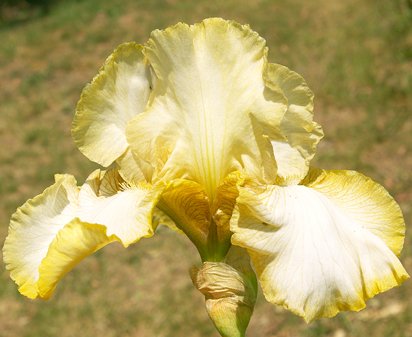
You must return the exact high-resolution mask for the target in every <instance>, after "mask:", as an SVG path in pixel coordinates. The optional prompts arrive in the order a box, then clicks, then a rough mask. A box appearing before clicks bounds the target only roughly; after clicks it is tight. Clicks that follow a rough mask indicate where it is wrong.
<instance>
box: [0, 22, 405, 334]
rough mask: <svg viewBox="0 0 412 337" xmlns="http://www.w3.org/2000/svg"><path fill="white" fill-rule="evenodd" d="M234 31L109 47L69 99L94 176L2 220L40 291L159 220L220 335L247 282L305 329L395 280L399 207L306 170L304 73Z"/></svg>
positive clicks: (235, 324)
mask: <svg viewBox="0 0 412 337" xmlns="http://www.w3.org/2000/svg"><path fill="white" fill-rule="evenodd" d="M267 54H268V49H267V47H266V44H265V40H264V39H263V38H261V37H260V36H259V35H258V34H257V33H256V32H254V31H252V30H251V29H250V28H249V26H247V25H240V24H237V23H235V22H233V21H225V20H223V19H218V18H212V19H206V20H204V21H202V22H201V23H198V24H195V25H187V24H183V23H179V24H177V25H175V26H172V27H169V28H167V29H165V30H155V31H154V32H152V34H151V37H150V39H149V41H148V42H147V43H146V44H144V45H139V44H136V43H134V42H131V43H124V44H122V45H120V46H119V47H118V48H117V49H116V50H115V51H114V52H113V53H112V54H111V55H110V56H109V58H108V59H107V60H106V62H105V64H104V65H103V67H102V68H101V69H100V71H99V73H98V74H97V76H96V77H95V78H94V79H93V80H92V82H91V83H90V84H88V85H87V86H86V87H85V89H84V90H83V93H82V95H81V98H80V101H79V103H78V105H77V110H76V114H75V117H74V121H73V127H72V135H73V138H74V141H75V143H76V145H77V146H78V148H79V149H80V151H81V152H82V153H83V154H84V155H85V156H86V157H87V158H89V159H90V160H92V161H94V162H96V163H98V164H100V165H101V166H102V167H104V168H105V169H98V170H96V171H94V172H93V173H91V175H90V176H89V177H88V178H87V179H86V182H85V183H84V184H83V185H81V186H78V184H77V182H76V180H75V178H74V177H73V176H71V175H68V174H59V175H56V176H55V183H54V184H53V185H52V186H50V187H48V188H47V189H46V190H45V191H44V192H43V193H42V194H40V195H38V196H36V197H34V198H33V199H31V200H29V201H27V202H26V203H25V204H24V205H23V206H21V207H20V208H18V209H17V211H16V213H14V215H13V216H12V218H11V222H10V228H9V234H8V237H7V239H6V241H5V245H4V248H3V253H4V261H5V264H6V266H7V269H8V270H9V271H10V275H11V278H12V279H13V280H14V281H15V282H16V283H17V285H18V288H19V291H20V292H21V293H22V294H23V295H25V296H27V297H29V298H32V299H34V298H43V299H47V298H49V297H50V296H51V295H52V294H53V292H54V290H55V288H56V285H57V283H58V282H59V281H60V280H61V279H62V277H63V276H64V275H65V274H66V273H67V272H68V271H70V270H71V269H72V268H73V267H74V266H75V265H76V264H77V263H78V262H80V261H81V260H82V259H83V258H85V257H86V256H88V255H90V254H91V253H93V252H95V251H96V250H98V249H100V248H102V247H104V246H106V245H107V244H109V243H112V242H120V243H121V244H123V246H124V247H127V246H129V245H131V244H134V243H136V242H137V241H139V240H140V239H141V238H147V237H151V236H152V235H154V233H155V231H156V227H157V226H158V225H167V226H170V227H171V228H173V229H175V230H177V231H179V232H180V233H182V234H184V235H186V236H187V237H188V238H189V239H190V240H191V242H192V243H193V244H194V245H195V246H196V248H197V250H198V251H199V254H200V257H201V260H202V264H201V265H199V266H197V267H194V268H193V269H192V271H191V276H192V279H193V283H194V284H195V286H196V287H197V288H198V289H199V290H200V291H201V292H202V293H203V294H204V295H205V299H206V306H207V310H208V312H209V315H210V317H211V318H212V320H213V322H214V323H215V325H216V327H217V328H218V330H219V332H220V333H221V334H222V336H230V337H232V336H244V331H245V329H246V326H247V324H248V321H249V319H250V315H251V313H252V311H253V306H254V303H255V299H256V291H257V282H256V279H257V280H258V281H259V283H260V285H261V288H262V290H263V294H264V296H265V298H266V299H267V300H268V301H269V302H271V303H274V304H277V305H282V306H283V307H285V308H286V309H289V310H290V311H292V312H293V313H295V314H297V315H299V316H302V317H303V318H304V319H305V320H306V321H308V322H310V321H312V320H313V319H316V318H320V317H332V316H334V315H336V314H337V313H338V312H339V311H342V310H355V311H358V310H360V309H362V308H364V307H365V302H366V300H368V299H369V298H371V297H373V296H375V295H376V294H378V293H380V292H383V291H386V290H388V289H390V288H392V287H394V286H397V285H399V284H400V283H402V282H403V281H404V280H406V279H407V278H408V274H407V272H406V271H405V269H404V268H403V266H402V265H401V263H400V261H399V259H398V256H399V254H400V253H401V249H402V246H403V242H404V235H405V224H404V220H403V217H402V213H401V210H400V208H399V206H398V205H397V203H396V202H395V201H394V200H393V199H392V197H391V196H390V195H389V194H388V193H387V191H386V190H385V189H384V188H383V187H382V186H380V185H379V184H377V183H375V182H374V181H372V180H371V179H369V178H367V177H365V176H364V175H362V174H361V173H358V172H355V171H345V170H321V169H317V168H313V167H311V165H310V163H311V160H312V158H313V156H314V154H315V151H316V146H317V144H318V142H319V141H320V139H321V138H322V137H323V132H322V129H321V127H320V126H319V125H318V124H317V123H316V122H314V121H313V94H312V92H311V90H310V89H309V88H308V86H307V84H306V82H305V81H304V79H303V78H302V77H301V76H300V75H298V74H297V73H295V72H293V71H292V70H289V69H288V68H286V67H285V66H282V65H279V64H274V63H269V62H268V59H267Z"/></svg>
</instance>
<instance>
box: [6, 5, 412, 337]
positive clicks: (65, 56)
mask: <svg viewBox="0 0 412 337" xmlns="http://www.w3.org/2000/svg"><path fill="white" fill-rule="evenodd" d="M210 16H221V17H224V18H227V19H234V20H237V21H239V22H241V23H249V24H250V25H251V27H252V28H253V29H254V30H256V31H257V32H259V34H260V35H261V36H263V37H264V38H265V39H266V40H267V42H268V45H269V48H270V54H269V58H270V60H271V61H273V62H277V63H281V64H284V65H286V66H288V67H290V68H291V69H293V70H295V71H297V72H299V73H300V74H302V75H303V76H304V77H305V78H306V80H307V82H308V83H309V85H310V87H311V88H312V90H313V91H314V92H315V96H316V100H315V111H316V112H315V118H316V120H317V121H318V122H320V123H321V124H322V126H323V127H324V130H325V134H326V137H325V139H324V140H323V141H322V142H321V145H320V146H319V150H318V154H317V157H316V160H315V164H316V165H318V166H321V167H325V168H351V169H356V170H359V171H362V172H363V173H365V174H367V175H369V176H371V177H373V178H374V179H375V180H377V181H379V182H380V183H382V184H384V185H385V186H386V187H387V188H388V189H389V191H390V192H391V193H392V195H394V197H395V199H397V201H398V202H399V203H400V205H401V207H402V209H403V211H404V214H405V219H406V222H407V226H409V228H410V226H411V225H412V208H411V207H412V206H411V205H412V118H411V113H412V111H411V109H412V95H411V93H412V11H411V9H410V7H408V2H407V1H406V0H405V1H404V0H394V1H379V2H376V1H372V0H364V1H362V2H359V1H355V0H348V1H345V2H343V1H342V2H340V1H327V0H315V1H312V2H305V1H298V0H289V1H280V0H279V1H273V0H271V1H269V0H266V1H265V0H260V1H259V0H254V1H249V2H248V4H246V3H242V4H241V5H240V4H239V2H238V1H234V0H228V1H224V2H222V1H214V0H208V1H204V0H202V1H196V2H194V1H188V0H183V1H177V0H168V1H166V0H165V1H163V0H162V1H161V0H139V1H133V0H112V1H107V0H100V1H99V0H88V1H80V0H78V1H75V0H71V1H70V0H61V1H59V2H57V3H56V4H55V5H54V6H52V7H51V8H50V12H49V13H48V15H42V13H40V12H38V11H36V10H33V11H32V12H24V11H23V12H19V13H18V18H19V19H18V20H13V19H12V18H8V19H7V20H3V22H1V23H0V41H1V43H0V102H1V104H0V140H1V144H2V147H1V149H0V163H1V166H0V198H1V202H0V235H1V238H2V240H3V238H4V237H5V235H6V233H7V226H8V221H9V218H10V215H11V214H12V213H13V212H14V210H15V209H16V207H18V206H19V205H21V204H22V203H23V202H24V201H25V200H26V199H28V198H30V197H32V196H34V195H36V194H38V193H40V192H41V191H42V190H43V189H44V188H45V187H46V186H48V185H50V184H51V183H52V181H53V174H54V173H57V172H67V173H72V174H74V175H75V176H76V177H77V178H78V180H79V182H82V181H83V180H84V178H85V177H86V175H87V174H88V173H89V172H90V171H91V170H92V169H93V168H94V167H95V165H94V164H92V163H90V162H88V160H87V159H86V158H84V157H82V155H81V154H80V152H79V151H78V150H77V149H76V148H75V146H74V144H73V142H72V140H71V137H70V124H71V120H72V116H73V111H74V108H75V105H76V102H77V99H78V98H79V94H80V91H81V89H82V88H83V87H84V85H85V84H86V83H87V82H88V81H90V80H91V78H92V77H93V76H94V75H95V74H96V72H97V70H98V68H99V67H100V65H101V64H102V63H103V61H104V59H105V58H106V57H107V56H108V55H109V54H110V52H111V51H112V50H113V49H114V48H115V47H116V46H117V45H118V44H120V43H122V42H124V41H130V40H134V41H138V42H142V43H143V42H145V41H146V40H147V38H148V36H149V34H150V32H151V31H152V30H153V29H156V28H164V27H167V26H169V25H171V24H174V23H176V22H178V21H184V22H188V23H194V22H197V21H200V20H202V19H203V18H205V17H210ZM411 247H412V235H411V234H410V231H409V232H408V235H407V238H406V241H405V249H404V253H403V255H402V260H403V261H404V263H405V265H406V267H407V269H408V270H409V271H412V250H411ZM197 262H198V261H197V260H196V254H195V252H194V251H193V248H192V247H191V246H190V244H189V243H188V242H187V241H186V240H185V239H184V238H183V237H180V236H178V235H176V234H175V233H172V232H169V231H167V230H163V231H162V232H161V233H159V235H157V236H156V237H155V238H152V239H150V240H144V241H142V242H140V243H139V244H137V245H135V246H133V247H130V248H129V249H127V250H124V249H123V248H121V247H119V246H116V245H113V246H109V247H107V248H105V249H104V250H103V251H100V252H98V253H97V254H95V255H93V256H91V257H89V258H87V259H86V260H85V261H83V262H82V263H81V264H80V265H79V266H78V267H76V268H75V270H74V271H72V272H71V273H70V274H69V275H68V276H67V277H66V278H65V279H64V280H63V281H62V282H61V284H60V285H59V288H58V290H57V293H56V295H55V296H54V297H53V298H52V299H51V300H50V301H48V302H40V301H29V300H27V299H25V298H23V297H21V296H20V295H19V294H18V293H17V290H16V287H15V285H14V284H13V282H12V281H11V280H10V279H9V277H8V273H7V272H6V271H4V268H3V269H2V272H1V274H0V275H1V279H0V336H1V337H35V336H36V337H37V336H39V337H40V336H42V337H48V336H57V335H58V336H61V337H69V336H92V335H94V334H100V335H102V336H107V337H111V336H113V337H117V336H139V337H146V336H147V337H148V336H158V337H162V336H193V337H195V336H199V337H200V336H217V333H216V332H215V331H214V328H213V326H212V325H211V323H210V322H209V319H208V317H207V314H206V311H205V309H204V305H203V299H202V296H201V295H200V294H198V293H197V291H196V290H195V289H193V287H192V285H191V281H190V279H189V276H188V269H189V267H190V266H191V265H192V264H194V263H197ZM365 335H370V336H377V337H408V336H412V290H411V285H410V282H407V283H406V284H404V285H403V286H402V287H400V288H397V289H394V290H392V291H390V292H388V293H386V294H383V295H380V296H378V297H377V298H375V299H373V300H371V301H370V302H369V306H368V308H367V309H366V310H364V311H362V312H361V313H343V314H340V315H338V316H337V317H336V318H334V319H329V320H320V321H318V322H315V323H312V324H310V325H306V324H305V323H303V321H302V320H301V319H300V318H297V317H295V316H293V315H292V314H290V313H288V312H286V311H284V310H283V309H280V308H276V307H274V306H271V305H269V304H267V303H266V302H265V301H264V300H263V298H262V297H260V298H259V300H258V305H257V307H256V311H255V314H254V316H253V318H252V321H251V325H250V328H249V336H261V337H274V336H277V337H286V336H290V337H292V336H293V337H297V336H302V337H315V336H325V337H326V336H331V337H345V336H347V337H348V336H353V337H355V336H356V337H360V336H365Z"/></svg>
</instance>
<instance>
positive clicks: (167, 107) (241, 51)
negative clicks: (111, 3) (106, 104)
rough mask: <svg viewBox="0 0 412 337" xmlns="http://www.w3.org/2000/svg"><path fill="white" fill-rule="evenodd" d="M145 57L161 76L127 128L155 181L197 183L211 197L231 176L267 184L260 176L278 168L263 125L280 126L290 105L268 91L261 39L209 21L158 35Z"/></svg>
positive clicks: (247, 31)
mask: <svg viewBox="0 0 412 337" xmlns="http://www.w3.org/2000/svg"><path fill="white" fill-rule="evenodd" d="M144 53H145V55H146V57H147V59H148V61H149V62H150V64H151V66H152V67H153V69H154V73H155V76H156V78H157V80H156V83H155V85H154V88H153V96H152V97H153V101H151V103H149V106H148V109H147V110H146V111H145V112H144V113H143V114H141V115H139V116H137V117H135V118H134V119H133V120H132V121H131V122H130V123H129V125H128V127H127V137H128V141H129V143H130V146H131V148H132V151H133V153H134V154H135V155H136V157H138V158H140V159H141V160H145V161H146V162H147V163H148V164H150V165H152V166H153V172H152V173H153V175H154V176H160V177H162V178H164V179H165V180H172V179H176V178H184V179H189V180H193V181H195V182H197V183H199V184H200V185H202V186H203V187H204V188H205V190H206V193H207V195H208V196H209V197H210V198H211V199H213V198H214V196H215V193H216V188H217V186H219V185H220V184H222V182H223V180H224V179H225V177H226V176H227V175H228V174H229V173H231V172H232V171H235V170H241V171H242V170H244V171H245V172H247V173H248V174H250V175H251V176H255V177H257V178H258V179H261V180H263V179H262V177H263V176H264V173H263V172H262V171H264V170H265V169H267V168H268V167H270V168H273V167H274V168H275V167H276V166H275V164H274V163H273V165H269V164H267V163H266V162H267V161H269V160H272V161H273V162H274V159H273V155H272V156H270V155H267V149H268V147H267V145H268V144H267V142H265V141H264V140H263V135H262V133H261V129H259V125H260V124H264V125H265V127H267V126H268V125H270V126H271V127H274V126H277V125H279V124H280V120H281V119H282V116H283V113H284V111H285V110H286V100H285V98H284V97H283V95H282V94H281V93H278V92H276V91H275V90H274V89H273V90H272V89H270V88H268V87H266V86H265V80H264V71H265V66H266V48H265V41H264V40H263V39H262V38H260V37H259V36H258V34H256V33H255V32H253V31H252V30H250V28H249V27H247V26H240V25H239V24H236V23H234V22H231V21H224V20H221V19H207V20H205V21H203V22H202V23H200V24H196V25H193V26H188V25H184V24H178V25H176V26H174V27H171V28H168V29H166V30H164V31H154V32H153V33H152V35H151V39H150V40H149V42H148V43H147V45H146V47H145V49H144ZM268 92H269V93H268ZM256 102H260V104H257V103H256ZM268 106H270V109H269V107H268ZM255 124H256V126H257V127H256V126H255ZM269 145H270V143H269ZM270 150H271V151H272V148H271V146H270ZM266 173H267V172H266ZM267 174H269V173H267ZM272 174H273V175H275V174H276V172H272Z"/></svg>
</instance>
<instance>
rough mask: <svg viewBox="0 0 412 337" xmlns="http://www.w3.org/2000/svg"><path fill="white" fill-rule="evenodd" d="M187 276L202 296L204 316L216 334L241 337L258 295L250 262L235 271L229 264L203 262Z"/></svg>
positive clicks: (226, 336)
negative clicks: (207, 318) (210, 321)
mask: <svg viewBox="0 0 412 337" xmlns="http://www.w3.org/2000/svg"><path fill="white" fill-rule="evenodd" d="M226 262H228V260H226ZM190 273H191V277H192V281H193V284H194V285H195V287H196V288H197V289H198V290H199V291H200V292H201V293H202V294H203V295H204V296H205V300H206V309H207V312H208V314H209V317H210V318H211V319H212V321H213V323H214V325H215V326H216V328H217V330H218V331H219V333H220V334H221V335H222V336H223V337H244V336H245V331H246V328H247V326H248V324H249V321H250V317H251V316H252V313H253V308H254V306H255V302H256V294H257V282H256V277H255V274H254V273H253V270H252V269H251V268H250V265H249V261H247V266H246V267H245V266H242V267H240V268H238V269H236V268H234V267H233V266H231V265H229V264H228V263H223V262H204V263H203V265H202V266H201V267H200V268H197V267H193V268H192V269H191V271H190Z"/></svg>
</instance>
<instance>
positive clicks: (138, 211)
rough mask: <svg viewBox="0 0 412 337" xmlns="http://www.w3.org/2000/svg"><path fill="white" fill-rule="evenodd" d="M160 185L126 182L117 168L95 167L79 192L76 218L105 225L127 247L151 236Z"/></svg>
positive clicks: (108, 231) (108, 232) (109, 232)
mask: <svg viewBox="0 0 412 337" xmlns="http://www.w3.org/2000/svg"><path fill="white" fill-rule="evenodd" d="M160 192H161V188H155V187H153V186H151V185H149V184H140V185H136V186H130V185H127V184H126V183H125V182H124V180H123V179H122V178H121V176H120V174H119V173H118V171H117V170H114V169H112V170H109V171H101V170H96V171H95V172H93V173H92V174H91V175H90V176H89V177H88V178H87V181H86V183H85V184H84V185H83V186H82V188H81V190H80V193H79V212H78V217H79V219H80V220H81V221H82V222H87V223H90V224H99V225H104V226H105V227H106V231H107V235H108V236H112V235H114V236H116V237H118V238H119V239H120V240H121V242H122V244H123V245H124V246H125V247H127V246H128V245H130V244H132V243H135V242H136V241H138V240H140V239H141V238H144V237H150V236H152V235H153V233H154V230H155V228H153V225H152V217H153V209H154V207H155V206H156V204H157V201H158V199H159V195H160Z"/></svg>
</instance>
